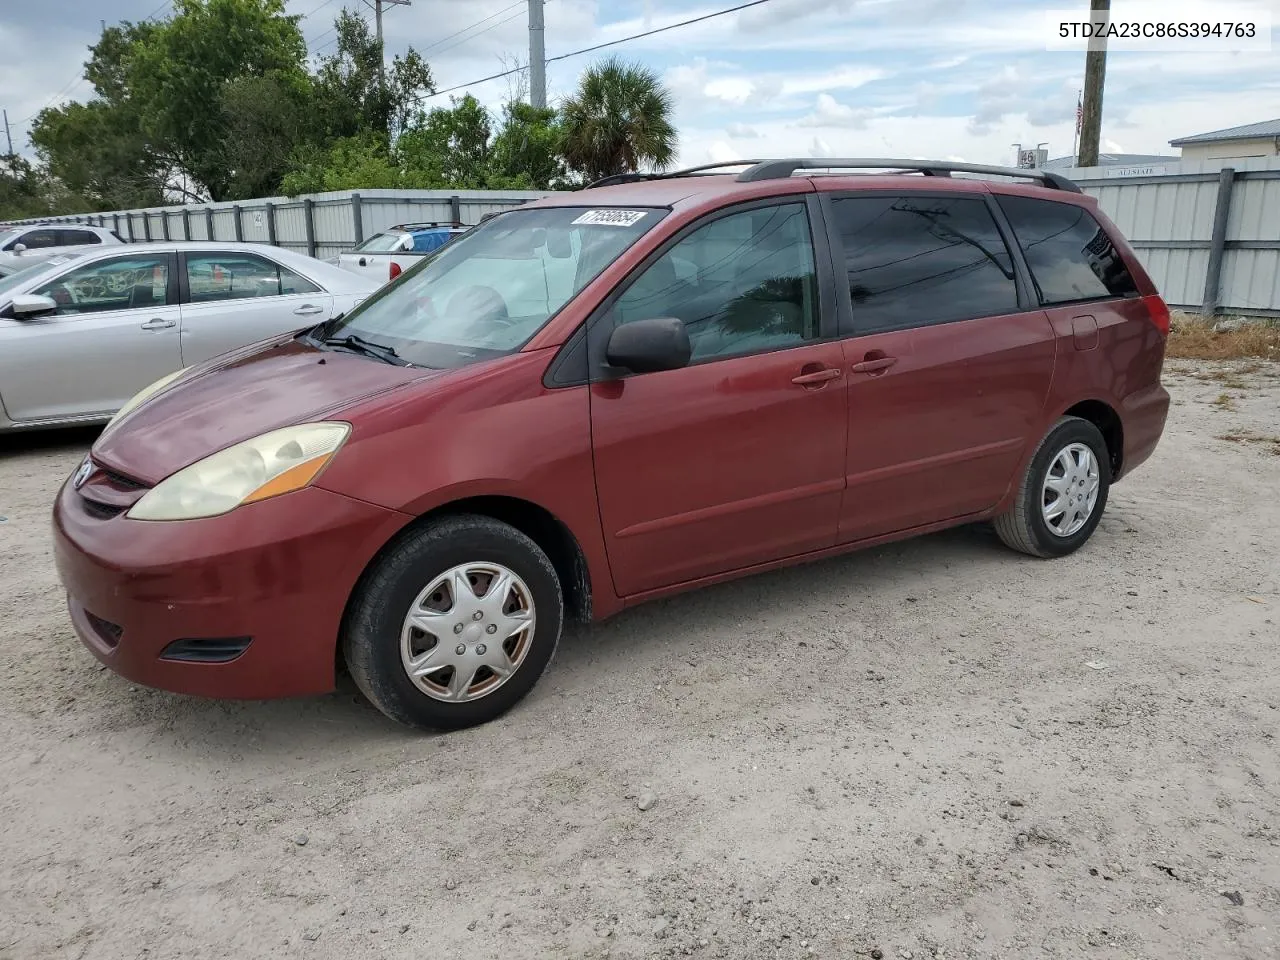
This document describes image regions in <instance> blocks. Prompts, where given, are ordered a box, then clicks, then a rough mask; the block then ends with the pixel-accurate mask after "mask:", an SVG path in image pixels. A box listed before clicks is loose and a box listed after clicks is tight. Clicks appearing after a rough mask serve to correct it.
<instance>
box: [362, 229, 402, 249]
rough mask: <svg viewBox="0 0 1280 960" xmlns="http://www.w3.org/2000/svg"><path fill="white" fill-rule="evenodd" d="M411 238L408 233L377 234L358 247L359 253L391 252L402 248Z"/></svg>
mask: <svg viewBox="0 0 1280 960" xmlns="http://www.w3.org/2000/svg"><path fill="white" fill-rule="evenodd" d="M408 238H409V234H407V233H375V234H374V235H373V236H372V237H370V238H369V239H368V240H366V241H365V242H364V243H362V244H360V246H358V247H356V250H357V251H360V252H362V253H387V252H389V251H391V250H396V249H399V248H400V245H401V244H402V243H404V242H405V240H407V239H408Z"/></svg>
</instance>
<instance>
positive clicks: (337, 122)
mask: <svg viewBox="0 0 1280 960" xmlns="http://www.w3.org/2000/svg"><path fill="white" fill-rule="evenodd" d="M334 28H335V30H336V31H337V44H336V49H335V52H334V53H333V54H331V55H330V56H327V57H324V58H322V59H321V60H320V65H319V68H318V70H317V71H316V77H315V97H314V103H313V109H314V113H315V117H316V121H317V124H318V133H319V135H320V136H322V137H325V138H341V137H354V136H360V135H363V134H376V135H378V136H381V137H382V138H383V139H384V140H385V141H386V145H387V146H390V144H391V141H392V139H393V138H394V137H395V136H396V135H397V134H399V133H400V132H401V131H402V130H404V129H405V128H406V127H408V126H409V124H410V122H411V121H412V120H413V119H414V118H415V117H417V115H418V114H419V113H420V107H419V106H418V104H419V103H420V101H421V99H422V98H423V97H425V96H426V95H427V94H429V93H433V92H434V91H435V85H434V84H433V83H432V80H431V68H430V67H429V66H427V63H426V61H425V60H423V59H422V57H421V56H420V55H419V54H418V52H417V51H416V50H414V49H413V48H412V47H410V48H409V50H408V51H407V52H406V53H405V54H404V55H403V56H397V57H395V58H394V59H393V60H392V62H391V66H390V68H389V69H388V70H387V76H386V84H385V86H384V85H382V84H381V83H380V82H379V74H378V67H379V65H380V64H381V62H382V50H381V48H380V47H379V46H378V40H377V37H375V36H373V35H372V34H371V33H370V32H369V25H368V24H367V23H365V21H364V20H363V19H361V18H360V17H358V16H356V15H355V14H354V13H351V12H349V11H346V10H344V11H342V13H340V14H339V15H338V17H337V19H336V20H334Z"/></svg>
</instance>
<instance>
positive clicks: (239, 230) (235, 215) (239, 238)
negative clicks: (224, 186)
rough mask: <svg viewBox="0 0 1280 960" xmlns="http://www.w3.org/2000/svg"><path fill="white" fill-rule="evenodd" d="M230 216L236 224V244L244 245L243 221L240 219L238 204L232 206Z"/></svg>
mask: <svg viewBox="0 0 1280 960" xmlns="http://www.w3.org/2000/svg"><path fill="white" fill-rule="evenodd" d="M231 216H232V219H234V220H235V224H236V243H244V220H243V219H242V218H241V210H240V204H238V203H236V204H232V206H231Z"/></svg>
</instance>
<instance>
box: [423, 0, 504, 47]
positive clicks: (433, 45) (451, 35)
mask: <svg viewBox="0 0 1280 960" xmlns="http://www.w3.org/2000/svg"><path fill="white" fill-rule="evenodd" d="M524 4H525V0H516V2H515V3H513V4H511V6H509V7H503V8H502V9H501V10H499V11H498V12H497V13H492V14H490V15H489V16H487V17H485V18H484V19H483V20H477V21H476V22H475V23H473V24H471V26H469V27H463V28H462V29H461V30H459V31H457V32H456V33H451V34H449V35H448V36H447V37H441V38H440V39H439V40H437V41H436V42H435V43H433V44H430V45H429V46H426V47H423V48H422V50H420V51H419V52H420V53H426V52H427V51H428V50H432V49H434V48H435V47H438V46H440V44H442V43H444V42H446V41H448V40H452V39H453V38H454V37H456V36H458V35H460V34H463V33H466V32H467V31H468V30H472V29H474V28H476V27H478V26H480V24H482V23H488V22H489V21H490V20H492V19H494V17H500V16H502V15H503V14H504V13H506V12H507V11H508V10H514V9H515V8H516V7H523V6H524ZM507 19H508V20H514V19H515V18H514V17H508V18H507ZM502 22H503V23H506V22H507V21H506V20H503V21H502ZM494 26H495V27H496V26H498V24H496V23H495V24H494ZM487 29H490V30H491V29H493V28H492V27H489V28H487ZM484 32H485V31H484V30H481V31H480V33H484ZM479 35H480V34H476V36H479ZM467 39H470V37H468V38H467ZM445 49H452V48H451V47H446V48H445Z"/></svg>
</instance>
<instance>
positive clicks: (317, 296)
mask: <svg viewBox="0 0 1280 960" xmlns="http://www.w3.org/2000/svg"><path fill="white" fill-rule="evenodd" d="M183 261H184V268H183V269H184V277H183V280H184V296H183V303H182V362H183V363H184V364H186V365H187V366H190V365H191V364H193V363H200V362H201V361H203V360H208V359H209V358H210V357H216V356H218V355H219V354H221V353H226V352H227V351H228V350H234V349H236V348H238V347H243V346H245V345H246V344H250V343H254V342H255V341H257V340H265V339H267V338H268V337H274V336H277V335H279V334H281V333H288V332H289V331H290V330H301V329H303V328H304V327H311V326H315V325H316V324H317V323H320V322H321V321H322V320H328V319H329V317H330V316H332V315H333V296H332V295H331V294H329V293H326V292H325V291H323V290H321V289H320V288H319V287H317V286H316V285H315V284H314V283H312V282H311V281H310V280H308V279H307V278H306V277H303V276H301V275H299V274H297V273H294V272H293V271H292V270H290V269H289V268H288V267H283V266H281V265H280V264H278V263H276V262H275V261H274V260H269V259H267V258H266V257H262V256H259V255H257V254H255V253H245V252H240V251H235V250H229V251H227V252H225V253H222V252H213V251H210V252H208V253H204V252H199V253H194V252H193V253H188V254H185V255H184V256H183Z"/></svg>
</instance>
